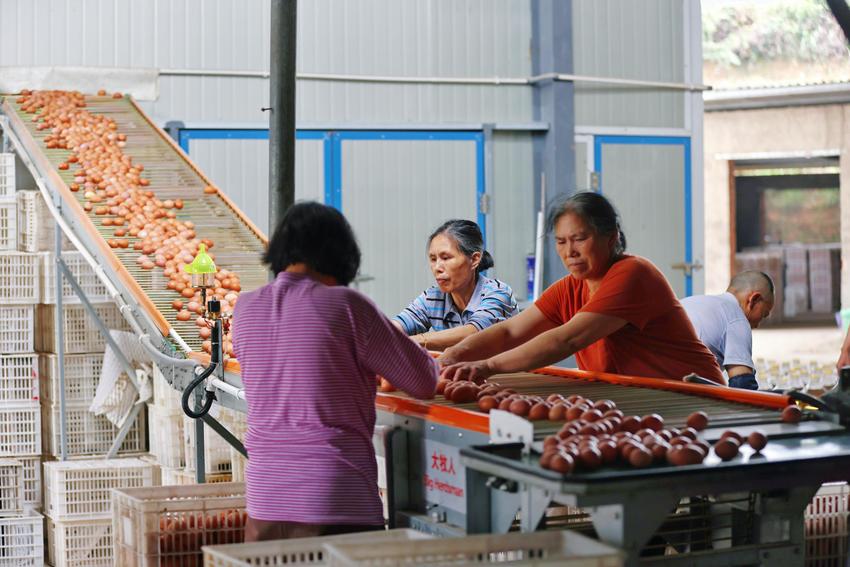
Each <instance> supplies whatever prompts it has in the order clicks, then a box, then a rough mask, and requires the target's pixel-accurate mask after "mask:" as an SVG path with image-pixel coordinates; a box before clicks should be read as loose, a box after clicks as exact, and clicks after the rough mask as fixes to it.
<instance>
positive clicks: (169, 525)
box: [112, 483, 247, 567]
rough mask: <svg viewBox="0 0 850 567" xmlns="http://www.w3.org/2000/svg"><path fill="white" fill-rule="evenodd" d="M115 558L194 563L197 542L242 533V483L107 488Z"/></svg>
mask: <svg viewBox="0 0 850 567" xmlns="http://www.w3.org/2000/svg"><path fill="white" fill-rule="evenodd" d="M112 510H113V530H114V533H115V562H116V564H117V565H122V566H123V567H148V566H149V565H174V566H181V567H190V566H197V567H200V565H201V562H202V555H201V553H202V552H201V547H202V546H204V545H215V544H225V543H241V542H242V541H243V540H244V538H245V521H246V520H247V514H246V512H245V485H244V484H242V483H219V484H198V485H195V486H181V487H175V486H171V487H169V486H155V487H152V488H134V489H124V490H115V491H113V493H112Z"/></svg>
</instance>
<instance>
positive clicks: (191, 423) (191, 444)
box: [183, 415, 230, 474]
mask: <svg viewBox="0 0 850 567" xmlns="http://www.w3.org/2000/svg"><path fill="white" fill-rule="evenodd" d="M183 420H184V421H183V450H184V455H185V459H186V470H187V471H194V470H195V461H196V459H195V420H194V419H192V418H190V417H189V416H187V415H183ZM204 472H205V473H206V474H222V473H228V474H229V473H230V444H229V443H228V442H227V441H225V440H224V439H222V437H221V436H220V435H219V434H218V433H216V432H215V431H213V430H212V429H210V428H209V427H208V426H207V425H204Z"/></svg>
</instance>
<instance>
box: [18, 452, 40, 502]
mask: <svg viewBox="0 0 850 567" xmlns="http://www.w3.org/2000/svg"><path fill="white" fill-rule="evenodd" d="M15 460H17V461H20V462H21V465H22V468H21V473H22V475H23V491H24V510H38V509H40V508H41V455H33V456H29V457H20V456H19V457H15Z"/></svg>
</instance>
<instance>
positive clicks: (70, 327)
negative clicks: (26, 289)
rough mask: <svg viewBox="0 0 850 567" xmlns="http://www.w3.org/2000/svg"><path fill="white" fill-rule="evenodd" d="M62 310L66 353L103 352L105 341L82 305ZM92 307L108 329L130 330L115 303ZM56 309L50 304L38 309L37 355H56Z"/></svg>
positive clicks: (64, 306) (99, 304) (66, 307)
mask: <svg viewBox="0 0 850 567" xmlns="http://www.w3.org/2000/svg"><path fill="white" fill-rule="evenodd" d="M62 307H63V309H62V319H63V325H64V329H65V354H81V353H91V352H101V353H102V352H103V351H104V350H105V349H106V341H104V339H103V337H102V336H101V334H100V331H99V330H98V328H97V325H96V324H95V322H94V320H92V319H91V317H90V316H89V314H88V313H87V312H86V310H85V307H83V306H82V305H63V306H62ZM93 307H94V310H95V312H96V313H97V314H98V316H99V317H100V319H101V321H103V323H104V324H105V325H106V327H107V328H108V329H113V330H119V331H130V330H131V329H130V326H129V325H128V324H127V321H125V320H124V316H123V315H121V312H120V311H119V310H118V307H117V306H116V305H115V304H114V303H97V304H94V305H93ZM55 309H56V307H55V306H53V305H39V306H38V310H37V311H38V327H37V330H38V332H37V333H36V345H35V350H37V351H38V352H53V353H55V352H56V349H57V346H58V343H57V338H56V333H55V329H56V325H55V324H54V320H53V314H54V312H55Z"/></svg>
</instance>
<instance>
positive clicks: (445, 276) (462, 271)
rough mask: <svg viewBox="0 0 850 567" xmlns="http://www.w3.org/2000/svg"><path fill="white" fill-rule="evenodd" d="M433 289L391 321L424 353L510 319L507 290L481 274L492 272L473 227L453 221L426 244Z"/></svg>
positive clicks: (510, 296) (477, 230)
mask: <svg viewBox="0 0 850 567" xmlns="http://www.w3.org/2000/svg"><path fill="white" fill-rule="evenodd" d="M428 261H429V262H430V265H431V272H432V273H433V274H434V279H435V280H436V285H433V286H431V287H429V288H428V289H426V290H425V291H423V292H422V294H421V295H420V296H419V297H417V298H416V299H414V300H413V302H411V304H410V305H408V306H407V307H406V308H404V310H403V311H402V312H401V313H399V314H398V315H396V316H395V318H393V320H392V322H393V324H394V325H396V326H397V327H398V328H399V329H401V330H402V331H404V332H405V333H407V334H408V335H410V337H411V339H413V340H414V341H416V342H417V343H419V344H420V345H422V346H423V347H425V348H427V349H430V350H443V349H444V348H447V347H450V346H452V345H454V344H456V343H458V342H460V341H461V340H463V339H464V338H466V337H468V336H470V335H472V334H474V333H476V332H478V331H481V330H483V329H486V328H487V327H489V326H491V325H493V324H494V323H498V322H499V321H504V320H505V319H507V318H508V317H511V316H512V315H514V314H516V312H517V305H516V300H515V299H514V294H513V291H512V290H511V288H510V286H508V284H506V283H504V282H501V281H499V280H497V279H493V278H488V277H487V276H485V275H484V274H482V272H483V271H484V270H487V269H488V268H492V267H493V257H492V256H491V255H490V253H489V252H487V251H486V250H484V239H483V237H482V235H481V229H480V228H479V227H478V225H477V224H476V223H474V222H472V221H469V220H460V219H453V220H450V221H446V222H445V223H443V224H442V225H440V226H439V227H438V228H437V229H436V230H435V231H434V232H433V233H432V234H431V236H430V237H429V238H428Z"/></svg>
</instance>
